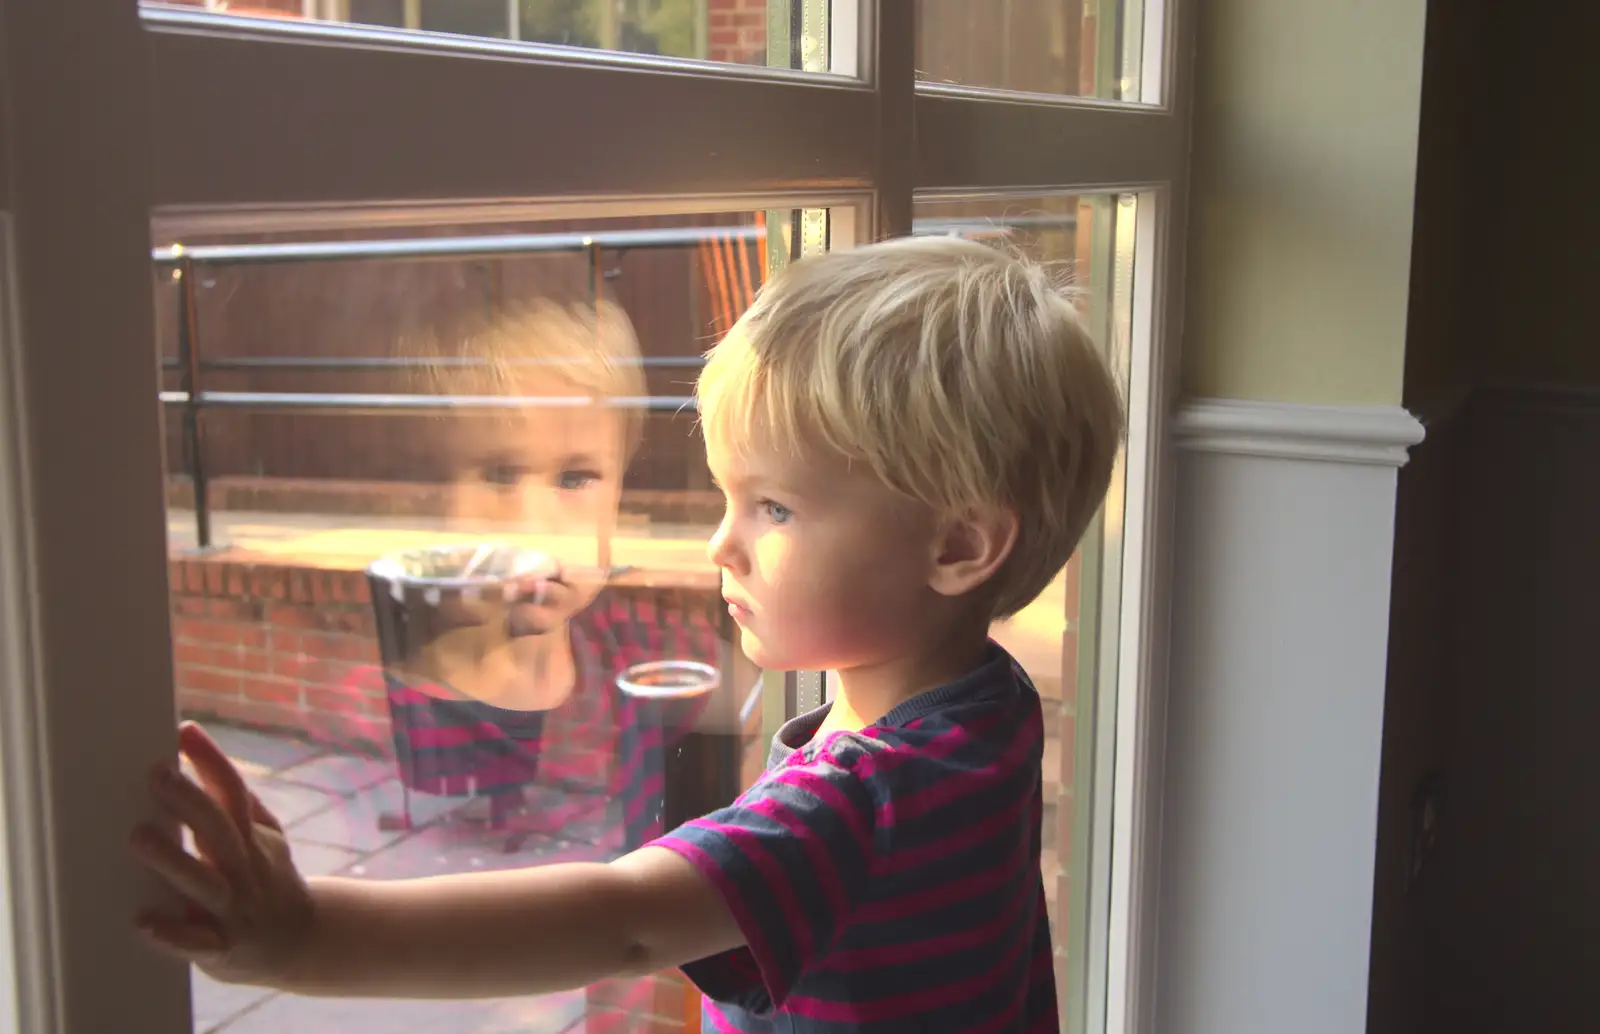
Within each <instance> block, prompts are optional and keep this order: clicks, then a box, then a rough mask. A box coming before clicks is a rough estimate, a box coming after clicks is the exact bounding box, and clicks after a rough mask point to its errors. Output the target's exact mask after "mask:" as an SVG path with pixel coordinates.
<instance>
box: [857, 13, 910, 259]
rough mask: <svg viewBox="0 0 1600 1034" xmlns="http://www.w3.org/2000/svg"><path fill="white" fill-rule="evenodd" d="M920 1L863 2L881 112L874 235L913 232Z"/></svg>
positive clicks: (875, 180)
mask: <svg viewBox="0 0 1600 1034" xmlns="http://www.w3.org/2000/svg"><path fill="white" fill-rule="evenodd" d="M916 8H917V5H916V4H915V3H914V2H913V0H876V2H865V3H863V5H862V13H863V16H864V18H867V19H870V21H869V22H867V23H866V26H864V29H863V31H867V32H870V35H869V37H868V39H869V40H870V45H871V66H870V71H869V74H870V75H871V77H872V84H873V89H874V96H875V99H876V114H877V123H876V126H877V139H876V143H877V158H876V161H875V163H874V166H873V184H872V185H873V190H874V200H875V204H874V206H873V236H874V237H877V238H884V237H903V236H906V235H907V234H909V233H910V232H911V195H912V192H913V191H914V189H915V187H916V167H917V164H916V157H917V156H916V143H917V132H916V78H917V64H916V57H917V54H916V48H917V32H916V29H917V11H916Z"/></svg>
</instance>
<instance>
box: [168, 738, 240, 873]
mask: <svg viewBox="0 0 1600 1034" xmlns="http://www.w3.org/2000/svg"><path fill="white" fill-rule="evenodd" d="M151 783H152V789H153V790H154V792H155V796H156V800H157V801H158V802H159V803H160V805H161V808H162V810H163V811H164V812H166V814H167V815H168V816H169V817H171V818H173V819H175V820H177V821H178V822H180V823H182V824H183V825H185V826H187V827H189V829H190V830H192V831H193V832H194V840H195V845H196V846H197V847H198V848H199V849H200V853H201V854H203V855H205V856H206V857H207V858H209V859H210V860H211V862H212V863H213V864H214V865H215V866H216V867H217V868H218V869H220V870H221V874H222V876H223V877H224V878H225V879H229V880H235V881H240V880H244V879H246V878H247V877H248V875H249V872H250V866H249V860H248V858H247V856H246V854H245V847H244V840H243V838H242V836H241V834H240V832H239V829H238V827H237V826H236V825H234V822H233V820H232V819H231V818H230V817H229V816H228V814H227V813H226V812H225V811H224V810H223V807H222V804H221V803H220V802H218V801H217V800H215V799H214V798H213V797H212V796H211V794H209V793H207V792H206V791H204V790H202V789H200V787H198V786H196V785H195V784H194V782H193V780H191V779H190V778H189V777H188V776H186V775H183V774H182V773H180V772H176V771H174V770H173V769H171V768H167V767H165V766H162V767H161V768H158V769H157V770H156V771H155V773H154V774H153V775H152V776H151Z"/></svg>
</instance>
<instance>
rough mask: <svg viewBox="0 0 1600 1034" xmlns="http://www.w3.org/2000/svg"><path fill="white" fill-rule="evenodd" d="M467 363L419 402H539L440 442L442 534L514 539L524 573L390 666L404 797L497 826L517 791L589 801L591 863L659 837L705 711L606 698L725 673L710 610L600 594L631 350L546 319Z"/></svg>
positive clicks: (461, 423)
mask: <svg viewBox="0 0 1600 1034" xmlns="http://www.w3.org/2000/svg"><path fill="white" fill-rule="evenodd" d="M470 351H471V354H470V355H469V356H466V357H460V358H456V357H446V358H444V359H443V360H442V361H441V362H440V363H438V364H437V365H435V366H434V367H433V368H432V370H431V373H432V378H431V379H432V381H433V383H432V384H431V385H430V388H431V390H435V391H437V392H439V393H441V394H447V395H455V396H477V397H478V398H479V400H480V401H485V400H488V399H493V400H497V401H502V402H503V401H504V400H507V399H509V398H513V397H522V398H524V399H538V400H540V401H539V402H538V403H537V404H529V405H517V406H510V405H504V404H498V405H492V406H491V407H489V408H486V409H472V410H468V411H465V412H463V413H462V415H459V416H452V418H451V419H450V420H449V421H447V422H446V424H445V425H444V426H443V427H442V428H441V430H444V431H445V432H446V433H447V434H448V435H449V443H450V446H451V453H452V455H453V456H457V457H459V458H460V460H461V462H460V463H459V465H458V470H459V472H460V473H459V476H458V477H457V479H456V481H455V483H454V485H453V486H452V489H451V493H450V501H451V505H450V510H451V516H452V519H453V528H452V530H453V531H457V532H468V533H469V534H471V535H472V536H474V537H475V538H483V539H490V538H492V539H496V540H499V541H506V540H508V539H509V541H511V542H512V543H514V544H516V545H519V546H526V547H527V548H528V549H529V550H530V551H531V552H532V555H534V556H535V557H536V558H538V559H536V561H535V563H534V565H533V566H532V567H531V568H530V569H528V570H527V571H526V572H525V574H524V575H523V576H522V577H520V578H519V579H518V580H517V581H516V583H515V585H514V588H512V589H511V590H510V591H509V592H508V596H507V598H508V600H509V602H508V603H507V602H498V601H496V602H483V601H463V600H462V599H460V598H459V597H453V596H446V597H445V598H443V599H441V600H439V602H438V604H437V607H438V608H439V610H438V613H436V614H435V615H433V617H434V619H435V624H436V629H438V628H442V629H443V631H442V632H440V633H439V634H437V635H435V636H433V637H431V638H430V639H429V640H428V641H427V642H425V643H421V644H413V648H412V650H411V654H410V656H407V657H404V658H400V659H399V663H397V664H392V665H391V669H390V671H389V672H388V673H387V674H386V678H385V682H386V688H387V692H388V696H389V704H390V712H391V715H392V718H393V721H394V739H395V744H396V748H397V752H398V754H399V762H400V765H401V770H402V777H403V778H404V781H405V782H406V784H407V785H408V786H409V787H410V788H411V789H415V790H419V791H422V792H424V793H432V794H443V795H465V794H471V795H474V796H476V797H480V798H485V799H487V802H488V805H489V811H490V818H491V820H492V821H493V822H494V823H495V824H496V825H499V824H502V823H504V822H506V821H507V820H508V819H509V818H510V817H511V816H512V815H513V814H514V813H515V812H518V811H520V810H521V809H522V808H523V806H524V804H525V803H527V804H532V802H528V801H526V800H525V796H524V791H525V790H526V789H527V788H528V787H530V786H533V785H534V784H535V783H536V782H537V783H538V784H540V785H544V786H549V787H552V788H558V789H561V790H577V791H579V792H580V793H581V794H582V796H581V797H574V798H573V800H575V801H581V800H584V799H587V800H589V801H592V802H593V803H594V804H595V805H597V806H598V805H602V803H603V802H602V800H601V798H600V797H599V795H600V794H603V795H604V797H607V798H610V799H611V800H613V801H615V802H616V805H617V807H618V808H619V809H620V815H617V813H616V812H615V811H614V812H613V813H612V815H613V819H614V821H611V822H609V823H608V824H607V827H606V829H605V831H604V833H603V835H602V839H601V843H603V844H605V845H606V846H607V847H609V848H611V849H619V848H620V849H627V848H634V847H638V846H640V845H641V844H644V843H646V842H647V841H649V840H650V839H651V838H652V837H654V836H656V835H659V833H660V832H661V831H662V811H663V800H662V798H663V792H662V791H663V772H662V770H663V761H664V752H665V750H666V749H667V748H669V747H670V746H671V745H672V744H673V742H674V741H676V740H677V739H679V738H680V737H681V736H682V735H683V734H684V733H685V732H687V731H688V730H689V729H690V728H691V727H692V726H693V725H695V724H696V723H697V722H698V723H700V724H702V725H705V724H707V723H708V716H707V714H706V712H707V710H708V707H714V706H715V705H714V704H713V702H712V701H711V700H710V699H709V698H708V697H700V698H698V699H694V700H690V701H688V702H687V703H686V704H684V703H676V702H674V703H663V702H657V701H653V700H648V699H646V700H640V699H636V698H634V697H632V696H630V695H628V694H625V693H623V692H621V691H620V690H619V689H618V687H617V678H618V676H619V675H621V674H622V673H623V672H624V671H625V670H626V669H627V668H628V667H629V666H631V665H634V664H638V663H641V662H645V661H655V660H694V661H701V662H704V663H707V664H710V665H712V666H714V667H715V668H717V669H718V670H719V671H720V670H726V665H725V664H724V663H723V662H724V660H725V648H724V647H722V646H721V645H720V644H719V642H718V638H717V635H716V633H715V628H716V625H715V615H716V614H717V613H718V612H719V611H720V607H718V606H716V605H717V604H718V603H720V600H719V599H718V597H717V595H716V593H715V592H714V591H711V592H706V593H705V594H704V595H705V599H704V601H703V603H702V604H701V605H698V606H689V607H683V606H677V607H672V608H662V607H660V606H658V605H657V604H655V603H654V602H652V601H650V600H646V599H642V598H640V597H638V596H631V597H630V596H629V595H625V594H624V593H623V592H621V591H619V590H618V589H615V588H608V587H607V580H608V576H609V573H610V571H611V569H612V564H613V561H612V555H611V540H612V536H613V534H614V533H615V530H616V526H617V519H618V511H619V507H620V503H621V493H622V479H623V474H624V471H625V470H626V468H627V464H628V461H629V459H630V458H631V457H632V455H633V453H634V451H635V450H636V448H637V447H638V444H639V439H640V436H641V431H642V424H643V416H642V412H641V410H640V409H639V408H638V407H637V406H635V405H632V404H620V403H625V402H626V401H627V400H630V399H639V398H640V397H641V396H643V395H644V394H645V385H644V377H643V373H642V370H641V368H640V364H639V346H638V343H637V340H636V338H635V336H634V333H633V329H632V327H631V326H630V324H629V322H628V320H627V318H626V316H625V315H624V314H623V313H622V312H621V311H620V310H619V309H618V308H616V307H615V306H612V305H610V304H601V305H600V306H599V307H598V309H596V308H591V307H587V306H585V307H571V308H568V307H562V306H558V305H555V304H553V303H542V304H539V305H536V306H534V307H532V308H529V309H527V310H525V311H523V312H522V313H520V314H518V315H516V316H513V317H510V318H507V319H504V320H502V321H500V322H498V323H497V324H496V325H495V326H494V327H493V328H492V329H491V330H490V331H489V332H488V333H486V334H484V335H482V336H481V337H479V338H477V339H475V340H474V341H473V342H472V347H471V350H470ZM676 595H678V596H679V597H680V598H681V597H682V596H684V595H687V594H682V593H679V594H676ZM584 791H587V792H586V793H584ZM569 803H570V802H569ZM715 803H720V802H706V804H705V805H703V806H712V805H713V804H715ZM579 810H582V809H581V805H580V806H578V807H560V808H556V809H553V810H552V809H550V808H549V806H548V805H547V804H546V805H542V806H540V805H534V806H532V807H530V808H529V813H528V814H527V816H526V818H525V819H519V821H518V825H519V827H520V826H523V825H524V824H528V823H532V824H540V825H542V826H543V827H546V828H547V829H548V830H549V831H551V832H555V831H557V830H558V829H559V828H560V827H561V826H562V825H563V824H564V823H565V821H566V820H568V819H570V818H571V817H572V815H573V812H574V811H579Z"/></svg>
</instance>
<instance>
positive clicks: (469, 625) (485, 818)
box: [154, 211, 826, 1034]
mask: <svg viewBox="0 0 1600 1034" xmlns="http://www.w3.org/2000/svg"><path fill="white" fill-rule="evenodd" d="M818 216H821V217H822V221H823V222H826V219H825V213H823V212H820V211H819V212H818V213H816V214H809V213H805V212H795V213H791V212H772V213H765V212H761V213H715V212H714V213H706V214H701V215H694V216H675V217H651V218H633V219H618V218H594V219H580V220H570V221H565V222H559V223H558V222H550V221H546V222H541V223H531V224H519V225H500V226H495V227H488V228H486V227H481V226H458V227H431V228H427V229H412V230H384V231H382V232H381V233H379V232H374V231H372V230H370V229H369V230H362V231H346V232H339V233H323V234H276V235H270V236H269V235H254V236H242V235H230V236H226V237H212V238H207V237H204V236H190V237H187V238H186V239H184V240H182V241H174V240H171V239H165V240H164V241H163V245H162V246H161V247H159V248H157V249H156V253H155V262H154V268H155V271H156V279H155V283H156V291H157V296H158V304H157V311H158V323H159V325H158V340H159V341H160V342H161V347H162V360H163V376H164V384H163V395H162V408H163V412H164V414H165V433H166V437H167V467H168V474H167V492H168V499H169V528H170V570H171V586H172V599H171V605H172V610H173V618H174V623H173V631H174V649H175V651H176V672H177V704H178V708H179V710H180V711H181V713H182V714H183V715H184V716H185V717H189V718H195V719H199V720H202V721H203V722H204V723H205V724H206V725H207V726H208V727H209V728H210V729H211V730H212V731H213V733H214V734H215V735H216V736H217V738H218V739H219V740H220V741H221V743H222V745H223V746H224V748H225V749H226V750H227V751H228V753H229V754H230V755H231V756H232V757H233V758H235V759H236V760H237V761H238V762H239V763H240V765H241V766H242V767H243V768H244V770H245V772H246V774H247V776H248V778H249V779H250V780H251V783H252V786H253V787H254V789H255V790H256V791H257V792H258V793H259V794H260V795H261V797H262V799H263V800H264V801H265V803H266V804H267V805H268V807H269V808H271V809H272V810H273V811H274V812H275V813H276V814H277V815H278V817H279V818H280V819H281V820H282V821H283V823H284V825H285V827H286V829H287V832H288V836H289V839H290V842H291V845H292V847H293V850H294V855H295V858H296V860H297V861H298V863H299V864H300V866H301V867H302V869H303V870H304V871H306V872H307V873H311V874H334V873H339V874H347V875H352V876H361V877H366V878H370V879H394V878H402V877H414V876H422V875H427V874H433V873H446V872H460V871H466V870H482V869H497V868H508V867H524V866H529V865H540V864H546V863H551V862H559V861H567V860H575V859H604V858H610V857H615V856H617V855H619V854H621V853H623V852H625V851H627V850H628V849H630V848H633V847H637V846H639V845H641V844H642V843H644V842H645V841H646V840H648V839H650V838H651V837H653V836H654V835H655V834H656V833H657V832H658V831H660V830H662V829H663V828H670V827H671V826H673V825H676V824H677V823H679V822H682V821H685V820H687V819H688V818H691V817H694V816H696V815H699V814H702V813H704V812H706V811H708V810H711V809H714V808H716V807H719V806H721V805H723V804H725V803H728V802H729V801H731V800H732V798H733V797H734V796H735V795H736V794H737V793H738V792H739V791H740V790H741V789H743V788H744V787H745V786H746V785H748V784H749V783H750V782H751V781H753V780H754V778H755V777H756V775H757V774H759V772H760V769H761V766H762V764H763V763H764V761H765V756H766V750H765V746H766V743H765V738H764V737H765V736H766V734H767V732H768V729H766V728H764V725H766V726H770V724H771V719H772V717H773V715H772V714H771V713H770V712H771V710H772V708H771V706H770V705H771V702H772V700H771V698H772V693H771V692H766V693H765V694H764V691H763V687H764V679H763V675H762V673H761V672H759V671H757V670H756V669H755V668H754V667H753V666H752V665H751V664H750V663H749V661H748V660H747V659H746V658H745V657H744V656H743V654H742V653H741V652H740V651H739V650H738V648H737V636H736V635H735V631H734V628H733V626H732V624H731V621H730V619H729V615H728V611H727V608H726V606H725V605H724V604H723V601H722V599H721V590H720V579H719V575H718V572H717V570H716V569H715V568H714V566H713V565H712V564H711V562H710V560H709V559H708V558H707V556H706V549H705V544H706V541H707V539H708V538H709V537H710V534H711V532H712V530H713V529H714V527H715V525H716V524H717V522H718V521H719V520H720V519H721V513H722V497H721V494H720V493H719V492H718V491H717V490H716V489H715V488H714V487H713V486H712V483H711V481H710V478H709V475H708V472H707V469H706V464H705V455H704V449H703V446H702V444H701V440H700V438H699V435H698V431H697V425H696V420H695V414H694V411H693V408H692V400H691V397H690V396H691V393H692V387H693V382H694V379H695V376H696V371H697V368H698V366H699V365H700V358H699V357H700V353H701V352H702V351H703V350H704V349H705V348H706V347H708V345H709V344H710V342H711V341H713V340H714V339H715V338H716V337H717V336H718V335H720V334H721V333H723V332H724V331H726V330H727V328H728V327H729V326H730V325H731V324H732V322H733V321H734V320H735V319H737V318H738V316H739V315H740V314H741V313H742V312H743V310H744V308H745V307H746V306H747V305H749V303H750V300H751V298H752V296H753V294H754V292H755V291H756V290H757V289H758V288H759V287H760V286H761V283H762V282H763V280H764V279H765V278H766V276H767V271H768V270H769V269H772V268H776V267H777V266H779V265H781V264H782V262H784V261H786V260H787V259H788V258H789V256H790V255H791V254H798V253H799V252H800V251H801V250H803V243H804V242H803V241H802V239H801V236H800V235H799V234H797V233H795V232H791V227H792V226H797V225H799V224H801V223H804V222H806V221H807V220H808V219H810V220H812V221H815V220H816V218H817V217H818ZM157 238H158V240H162V239H163V238H162V235H161V230H160V226H159V224H158V227H157ZM773 684H774V682H773V680H771V679H767V680H765V685H768V686H771V685H773ZM776 691H777V693H778V694H779V702H780V706H781V699H782V698H781V694H782V680H781V678H780V679H778V680H776ZM194 996H195V1016H196V1030H197V1031H214V1032H218V1034H264V1032H274V1034H276V1032H280V1031H286V1030H293V1031H307V1032H312V1031H330V1032H331V1031H340V1032H360V1031H368V1030H370V1031H374V1032H377V1031H384V1032H388V1031H395V1030H421V1029H439V1030H444V1029H448V1030H450V1031H452V1032H461V1034H473V1032H482V1034H489V1032H502V1031H508V1030H516V1031H519V1032H549V1034H556V1032H561V1031H572V1030H596V1031H598V1030H606V1031H615V1032H618V1034H627V1032H631V1031H640V1032H643V1031H650V1032H657V1031H670V1030H676V1029H680V1028H682V1027H683V1026H684V1025H685V1023H688V1024H689V1025H690V1026H694V1025H695V1024H697V1023H698V1019H697V1016H698V995H696V994H692V993H691V992H690V990H689V988H688V986H687V985H686V984H685V983H684V981H683V980H682V979H681V978H680V977H678V976H677V975H675V974H658V975H656V976H653V977H649V978H646V979H641V980H615V981H607V982H605V983H604V984H601V985H597V986H594V987H591V988H588V989H587V990H586V991H583V992H579V993H575V994H569V995H557V996H550V997H546V998H538V999H527V1000H516V1001H497V1002H468V1003H442V1002H441V1003H428V1002H405V1003H386V1002H348V1001H330V1000H322V999H302V998H295V997H293V996H289V995H282V994H277V993H274V992H270V991H264V990H259V989H249V988H234V987H223V986H219V985H217V984H214V983H212V982H211V981H209V980H207V979H206V978H204V977H203V976H200V975H199V974H196V979H195V990H194Z"/></svg>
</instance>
